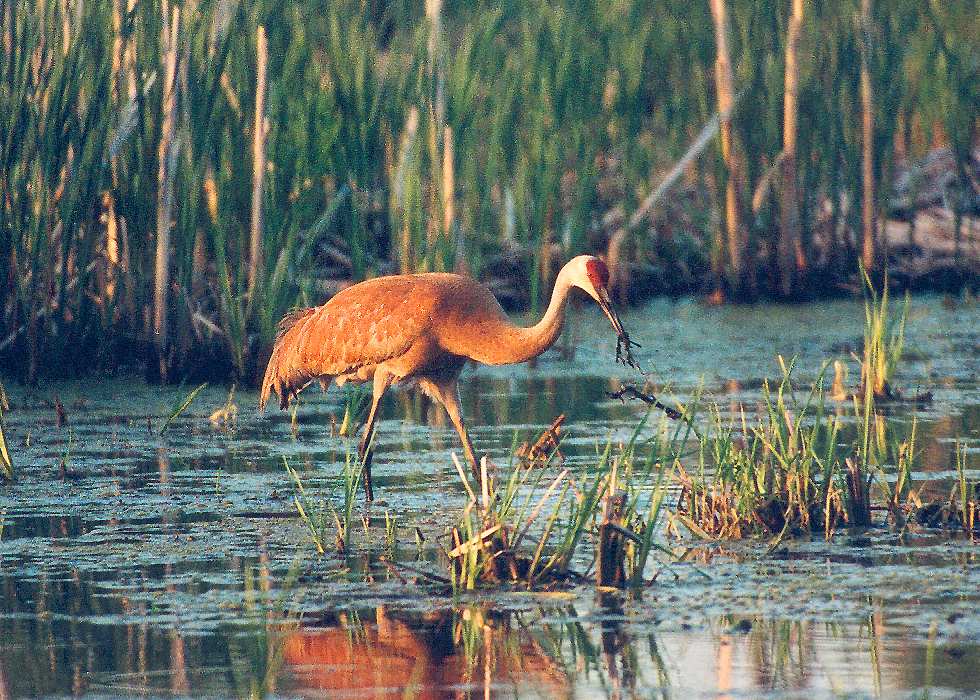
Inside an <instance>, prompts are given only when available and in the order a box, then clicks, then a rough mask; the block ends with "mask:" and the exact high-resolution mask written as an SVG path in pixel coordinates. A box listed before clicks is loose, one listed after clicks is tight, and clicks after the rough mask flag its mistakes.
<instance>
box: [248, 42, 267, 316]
mask: <svg viewBox="0 0 980 700" xmlns="http://www.w3.org/2000/svg"><path fill="white" fill-rule="evenodd" d="M268 61H269V46H268V43H267V40H266V36H265V27H263V26H262V25H261V24H260V25H259V26H258V28H257V29H256V30H255V124H254V126H253V129H254V131H253V134H252V225H251V236H250V239H249V256H248V297H249V300H250V302H251V300H252V299H254V295H255V285H256V284H257V283H258V278H259V270H260V268H261V265H262V192H263V181H264V177H265V135H266V128H265V96H266V68H267V65H268Z"/></svg>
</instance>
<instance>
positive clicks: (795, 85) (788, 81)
mask: <svg viewBox="0 0 980 700" xmlns="http://www.w3.org/2000/svg"><path fill="white" fill-rule="evenodd" d="M802 27H803V0H792V14H791V15H790V18H789V27H788V28H787V30H786V70H785V73H784V76H783V85H784V90H783V152H782V155H781V161H782V163H781V169H782V176H781V178H780V187H779V192H780V198H779V216H780V226H779V240H778V242H777V245H776V254H777V264H778V266H779V291H780V293H781V294H782V295H783V296H784V297H788V296H790V295H791V294H792V293H793V287H794V285H795V283H796V272H797V269H796V268H797V262H798V260H797V258H798V257H801V255H800V253H801V250H800V248H801V243H800V208H799V197H798V194H797V189H796V135H797V96H798V94H799V79H800V67H799V64H798V62H797V61H798V57H797V54H798V52H799V47H800V32H801V29H802Z"/></svg>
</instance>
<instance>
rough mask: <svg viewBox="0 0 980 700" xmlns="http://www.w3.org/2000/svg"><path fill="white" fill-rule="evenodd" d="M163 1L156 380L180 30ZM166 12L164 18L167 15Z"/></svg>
mask: <svg viewBox="0 0 980 700" xmlns="http://www.w3.org/2000/svg"><path fill="white" fill-rule="evenodd" d="M168 7H169V4H168V3H167V2H164V3H163V6H162V10H163V11H162V14H163V26H162V29H161V32H162V36H161V46H163V47H164V51H163V53H162V55H161V61H162V62H163V75H164V79H163V102H162V105H161V127H160V147H159V150H158V155H159V160H160V162H159V166H158V168H159V169H158V174H157V186H158V188H159V190H158V192H157V245H156V264H155V277H154V285H153V336H154V345H155V348H156V353H157V360H158V362H159V372H160V380H161V381H164V382H165V381H166V380H167V370H168V364H169V363H168V353H169V342H168V337H167V332H168V328H167V315H168V313H167V311H168V310H167V306H168V303H169V298H168V291H169V287H170V227H171V226H172V224H173V208H174V170H175V167H176V161H177V148H178V144H177V139H176V129H177V41H178V34H179V32H180V7H178V6H175V7H174V8H173V11H172V12H168ZM168 14H169V15H170V19H169V21H168V18H167V15H168Z"/></svg>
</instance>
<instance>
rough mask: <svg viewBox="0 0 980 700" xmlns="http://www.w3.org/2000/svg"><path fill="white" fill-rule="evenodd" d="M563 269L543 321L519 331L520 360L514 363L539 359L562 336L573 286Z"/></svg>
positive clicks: (515, 360) (517, 346) (556, 281)
mask: <svg viewBox="0 0 980 700" xmlns="http://www.w3.org/2000/svg"><path fill="white" fill-rule="evenodd" d="M564 273H565V270H564V269H563V270H562V271H561V272H560V273H559V274H558V278H557V279H556V280H555V288H554V290H553V291H552V293H551V301H550V302H549V303H548V308H547V310H546V311H545V312H544V316H542V317H541V320H540V321H538V322H537V323H536V324H534V325H533V326H531V327H530V328H521V329H519V331H518V344H517V345H516V348H517V349H518V354H519V358H517V359H514V360H512V361H513V362H526V361H527V360H530V359H531V358H534V357H537V356H538V355H540V354H541V353H543V352H544V351H545V350H547V349H548V348H550V347H551V346H552V345H554V343H555V341H556V340H557V339H558V336H559V335H561V330H562V326H564V324H565V308H566V305H567V304H568V293H569V291H571V288H572V285H571V282H569V280H568V277H567V276H566V275H565V274H564Z"/></svg>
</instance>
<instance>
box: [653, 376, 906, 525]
mask: <svg viewBox="0 0 980 700" xmlns="http://www.w3.org/2000/svg"><path fill="white" fill-rule="evenodd" d="M780 365H781V368H782V374H783V376H782V379H781V381H780V383H779V385H778V387H777V388H776V390H775V391H773V390H772V389H771V388H770V385H769V383H768V381H767V382H765V383H764V385H763V411H762V415H761V417H760V418H759V419H758V420H757V421H756V422H754V423H752V424H750V423H749V421H748V419H747V417H746V415H745V412H744V410H743V411H742V412H741V413H740V416H739V424H738V425H736V424H726V422H725V421H724V420H723V419H722V417H721V414H720V412H719V411H718V409H717V407H715V408H713V409H711V410H710V411H709V423H708V429H707V430H706V431H705V434H704V435H703V436H702V438H701V442H700V448H699V451H698V458H697V462H696V465H695V469H694V472H693V473H690V472H688V471H687V470H686V469H684V468H683V467H682V466H679V467H678V470H677V473H676V476H675V479H676V482H677V483H678V484H679V485H680V487H681V493H680V496H679V499H678V504H677V508H676V511H675V513H674V514H673V518H672V524H673V525H674V526H675V530H676V525H677V524H680V525H683V526H684V527H685V528H686V529H687V530H688V531H690V532H692V533H693V534H695V535H697V536H700V537H704V538H709V539H740V538H744V537H751V536H756V535H764V536H778V537H783V536H786V535H793V534H803V533H807V532H823V533H825V534H826V535H827V536H828V537H829V536H830V535H831V534H833V532H834V531H835V530H836V529H838V528H840V527H867V526H870V525H872V524H873V517H872V516H873V510H874V509H875V507H874V506H873V505H872V503H873V501H874V499H875V497H878V498H879V500H880V501H883V502H884V503H885V504H886V505H885V506H884V509H885V510H888V511H889V512H890V513H892V514H893V515H894V517H895V520H896V521H898V523H900V524H904V514H905V512H907V510H908V509H909V508H910V507H911V506H910V503H909V495H910V483H911V479H910V474H911V460H912V458H913V455H914V445H915V432H916V426H915V423H914V422H913V423H912V426H911V429H910V430H909V432H908V434H906V435H901V434H898V432H897V431H895V430H894V429H892V428H890V427H889V426H888V424H886V422H885V421H884V419H883V418H882V417H881V416H880V415H879V414H878V413H877V411H876V410H875V404H874V397H873V392H872V391H871V390H870V385H868V390H867V391H866V392H865V397H864V400H863V401H860V402H859V401H857V400H856V399H855V401H854V414H853V416H852V418H853V422H854V423H856V425H857V431H856V432H855V433H854V434H853V435H851V437H850V439H849V437H848V434H849V432H850V431H849V430H847V429H845V422H844V420H843V419H842V417H841V416H840V415H838V414H836V413H832V412H829V411H828V410H827V407H826V394H825V391H824V387H823V382H824V372H821V373H820V375H819V376H818V378H817V380H816V381H815V382H814V384H813V385H812V386H811V388H810V390H809V392H808V393H807V395H806V398H805V399H804V400H802V401H797V400H796V398H795V393H794V390H793V385H792V379H791V375H792V365H790V366H789V367H787V366H786V365H785V363H783V362H782V360H781V359H780ZM825 369H826V368H825ZM885 465H894V466H895V468H896V470H897V473H898V475H899V476H898V479H897V480H896V482H895V484H894V485H893V486H889V484H888V480H887V479H885V478H884V471H883V470H884V467H885Z"/></svg>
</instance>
